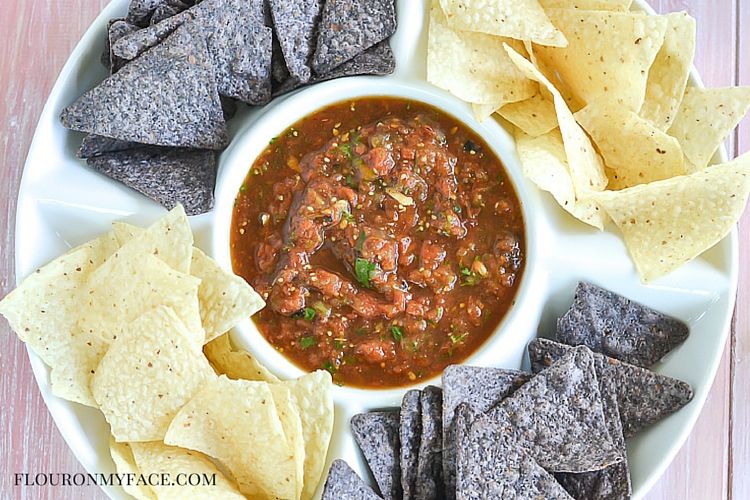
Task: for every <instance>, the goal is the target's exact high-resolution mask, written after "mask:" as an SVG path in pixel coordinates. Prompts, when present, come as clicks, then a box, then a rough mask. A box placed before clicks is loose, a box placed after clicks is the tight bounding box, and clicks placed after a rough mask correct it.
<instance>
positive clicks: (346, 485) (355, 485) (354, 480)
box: [321, 459, 380, 500]
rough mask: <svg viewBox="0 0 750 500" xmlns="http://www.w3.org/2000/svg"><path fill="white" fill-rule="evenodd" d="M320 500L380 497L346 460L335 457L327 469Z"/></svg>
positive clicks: (368, 499)
mask: <svg viewBox="0 0 750 500" xmlns="http://www.w3.org/2000/svg"><path fill="white" fill-rule="evenodd" d="M321 500H380V497H379V496H378V495H377V494H376V493H375V492H374V491H372V488H370V487H369V486H368V485H367V483H365V482H364V481H363V480H362V478H361V477H359V476H358V475H357V473H356V472H354V471H353V470H352V468H351V467H349V465H348V464H347V463H346V462H344V461H343V460H340V459H336V460H334V461H333V463H332V464H331V468H330V469H329V470H328V478H327V479H326V485H325V488H324V489H323V496H322V497H321Z"/></svg>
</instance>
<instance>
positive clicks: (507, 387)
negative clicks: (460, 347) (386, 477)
mask: <svg viewBox="0 0 750 500" xmlns="http://www.w3.org/2000/svg"><path fill="white" fill-rule="evenodd" d="M529 378H530V375H529V374H527V373H525V372H521V371H518V370H506V369H503V368H483V367H478V366H466V365H450V366H448V367H446V368H445V371H443V479H444V482H445V493H446V496H447V497H448V498H449V499H452V498H455V493H456V444H457V438H456V423H455V415H456V408H458V406H459V404H461V403H468V404H470V405H471V406H472V408H474V409H476V410H477V411H479V412H485V411H487V410H489V409H490V408H492V407H493V406H495V405H496V404H497V403H499V402H500V401H502V400H503V399H505V398H506V397H508V396H509V395H511V394H512V393H513V392H514V391H515V390H516V389H518V388H519V387H521V386H522V385H523V384H524V383H525V382H527V381H528V380H529ZM401 411H402V416H403V408H402V410H401ZM402 447H403V439H402ZM402 463H403V461H402Z"/></svg>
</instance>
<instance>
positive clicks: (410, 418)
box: [398, 389, 422, 499]
mask: <svg viewBox="0 0 750 500" xmlns="http://www.w3.org/2000/svg"><path fill="white" fill-rule="evenodd" d="M421 393H422V391H420V390H419V389H412V390H410V391H407V392H406V394H404V399H403V400H402V401H401V410H400V412H399V427H398V437H399V442H400V444H401V455H400V465H401V489H402V490H403V492H404V498H405V499H406V498H409V499H411V498H415V496H416V493H417V479H418V477H417V461H418V458H419V442H420V440H421V437H422V406H421V404H420V401H419V400H420V395H421Z"/></svg>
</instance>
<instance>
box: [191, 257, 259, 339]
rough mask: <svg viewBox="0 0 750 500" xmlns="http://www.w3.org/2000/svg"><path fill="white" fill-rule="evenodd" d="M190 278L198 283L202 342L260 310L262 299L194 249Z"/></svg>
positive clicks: (238, 278)
mask: <svg viewBox="0 0 750 500" xmlns="http://www.w3.org/2000/svg"><path fill="white" fill-rule="evenodd" d="M190 274H192V275H193V276H195V277H196V278H199V279H200V280H201V284H200V288H198V301H199V303H200V312H201V322H202V323H203V328H204V329H205V330H206V340H205V342H208V341H211V340H213V339H215V338H216V337H218V336H219V335H221V334H223V333H225V332H227V331H229V330H230V329H231V328H232V327H233V326H235V325H236V324H237V323H239V322H240V321H242V320H243V319H245V318H249V317H250V316H252V315H253V314H255V313H256V312H258V311H260V310H261V309H263V308H264V307H265V305H266V303H265V302H264V301H263V298H262V297H261V296H260V295H259V294H258V292H256V291H255V290H253V288H252V287H251V286H250V285H248V284H247V282H246V281H245V280H244V279H243V278H241V277H239V276H236V275H235V274H232V273H228V272H226V271H225V270H224V269H222V268H221V266H219V264H217V263H216V261H214V260H213V259H211V258H210V257H208V256H207V255H206V254H205V253H203V252H202V251H200V250H199V249H197V248H194V249H193V262H192V265H191V266H190Z"/></svg>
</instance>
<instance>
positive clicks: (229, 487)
mask: <svg viewBox="0 0 750 500" xmlns="http://www.w3.org/2000/svg"><path fill="white" fill-rule="evenodd" d="M130 448H131V449H132V454H133V457H134V459H135V463H136V464H137V466H138V469H139V470H140V472H141V473H142V474H146V475H148V474H169V477H170V479H171V480H172V481H178V475H179V474H184V476H181V477H182V479H180V481H181V482H183V483H184V484H179V485H172V484H156V485H154V486H153V487H152V489H153V491H154V492H155V493H156V496H157V498H158V499H159V500H182V499H184V498H196V499H198V498H200V499H206V500H211V499H214V500H224V499H227V500H244V499H245V497H244V496H243V495H242V494H241V493H240V491H239V489H237V485H236V484H234V483H233V482H232V481H230V480H228V479H227V478H226V477H224V474H222V473H221V472H220V471H219V469H217V468H216V466H215V465H214V464H213V463H212V462H211V461H210V460H209V459H208V457H206V456H205V455H203V454H202V453H200V452H197V451H193V450H186V449H184V448H178V447H176V446H169V445H166V444H164V443H162V442H160V441H153V442H150V443H131V444H130ZM190 474H198V475H199V476H200V478H207V479H208V480H209V481H215V484H213V485H208V484H197V485H195V486H191V485H190V484H189V482H188V477H187V476H188V475H190Z"/></svg>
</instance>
